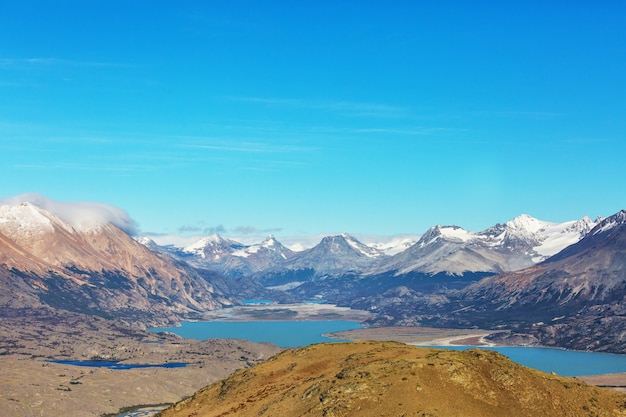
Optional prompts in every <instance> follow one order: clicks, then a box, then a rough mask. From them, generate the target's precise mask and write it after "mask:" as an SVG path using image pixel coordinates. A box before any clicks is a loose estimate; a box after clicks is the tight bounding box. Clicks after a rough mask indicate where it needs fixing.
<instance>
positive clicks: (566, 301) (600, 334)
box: [454, 210, 626, 352]
mask: <svg viewBox="0 0 626 417" xmlns="http://www.w3.org/2000/svg"><path fill="white" fill-rule="evenodd" d="M625 271H626V211H625V210H622V211H620V212H618V213H616V214H615V215H613V216H610V217H608V218H606V219H604V220H601V221H600V222H599V223H598V224H597V225H596V226H595V227H594V228H593V229H592V230H591V231H590V232H589V233H587V234H586V236H585V237H584V238H583V239H581V240H580V241H578V242H576V243H574V244H572V245H570V246H568V247H566V248H565V249H563V250H562V251H560V252H559V253H557V254H556V255H554V256H552V257H550V258H548V259H546V260H545V261H543V262H541V263H539V264H537V265H535V266H533V267H531V268H526V269H522V270H519V271H515V272H509V273H504V274H500V275H496V276H493V277H488V278H485V279H483V280H481V281H479V282H477V283H475V284H472V285H470V286H468V287H467V288H465V289H464V290H463V291H462V292H461V294H460V295H461V302H462V303H463V305H467V306H470V307H468V309H467V310H465V309H463V310H464V313H463V314H466V315H467V316H469V317H483V318H485V320H488V321H491V323H494V322H495V320H508V319H511V318H513V319H514V320H515V321H516V322H524V321H525V322H526V325H527V326H528V327H529V328H530V329H531V330H530V331H531V333H533V334H536V335H537V336H538V337H539V338H540V342H541V343H544V344H551V345H552V344H553V345H559V346H567V347H569V348H575V349H594V350H612V351H619V352H624V349H625V348H626V343H625V342H624V338H623V334H624V332H626V320H624V316H625V315H626V307H625V306H624V299H625V297H626V275H625ZM458 307H459V306H455V308H454V309H455V310H458V311H461V309H459V308H458ZM478 325H481V324H480V323H479V324H478Z"/></svg>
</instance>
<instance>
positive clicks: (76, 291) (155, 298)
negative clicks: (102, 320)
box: [0, 196, 231, 319]
mask: <svg viewBox="0 0 626 417" xmlns="http://www.w3.org/2000/svg"><path fill="white" fill-rule="evenodd" d="M37 197H38V198H37V199H35V200H34V201H35V202H36V204H35V203H31V202H28V201H21V202H18V203H17V204H3V205H0V268H2V269H4V270H6V271H10V272H11V273H12V274H16V273H19V274H18V275H19V276H20V278H19V279H20V280H22V281H25V282H26V284H27V285H26V286H23V285H21V286H20V285H17V283H15V282H10V281H7V282H4V283H3V287H7V286H8V287H10V288H13V290H15V291H17V290H16V288H18V287H19V288H21V289H22V290H24V289H28V291H30V295H29V297H30V298H31V299H32V298H33V297H36V298H38V299H39V300H41V301H42V302H44V303H48V304H53V305H55V306H57V307H61V308H67V309H72V310H77V311H89V312H92V313H95V314H105V315H114V316H117V317H127V318H128V317H135V319H136V318H138V317H148V318H149V319H150V318H153V319H154V318H157V319H159V318H160V319H163V318H171V317H173V315H177V314H178V315H184V314H189V313H192V312H195V311H202V310H207V309H214V308H218V307H220V306H222V305H223V304H230V303H231V301H230V300H228V298H227V297H226V296H225V295H224V294H223V293H221V291H217V290H216V289H215V288H214V287H213V286H212V284H211V283H209V282H208V281H207V280H206V279H204V277H201V276H199V275H198V274H197V273H196V272H195V271H193V270H192V269H191V268H188V267H186V266H184V265H182V264H177V263H176V262H174V261H173V260H172V259H171V258H169V257H165V256H159V255H157V254H155V253H154V252H152V251H150V250H149V249H148V248H147V247H145V246H144V245H141V244H139V243H138V242H137V241H135V240H134V239H132V238H131V237H130V236H129V235H128V234H127V233H125V232H124V231H123V230H122V229H120V228H119V227H118V226H116V225H115V224H113V223H111V222H109V219H107V218H106V217H102V216H98V215H87V214H89V213H88V211H89V210H86V209H85V207H87V206H82V208H81V209H80V210H79V211H80V213H82V214H83V216H82V219H80V221H72V222H70V221H66V220H65V217H66V215H67V213H68V209H69V208H71V206H69V205H65V206H63V209H64V210H65V211H62V212H60V213H56V212H52V211H49V210H46V209H44V208H42V207H40V206H39V205H37V204H40V205H41V206H44V207H48V208H51V209H54V208H55V207H57V205H58V204H57V203H55V202H53V201H52V200H46V199H45V198H44V197H42V196H37ZM42 202H43V203H42ZM46 203H47V204H46ZM69 211H70V212H74V213H76V212H77V211H76V210H73V211H72V210H69ZM75 220H76V219H75ZM6 271H5V272H6ZM16 285H17V286H16Z"/></svg>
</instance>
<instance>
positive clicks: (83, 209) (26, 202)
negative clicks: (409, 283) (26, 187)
mask: <svg viewBox="0 0 626 417" xmlns="http://www.w3.org/2000/svg"><path fill="white" fill-rule="evenodd" d="M0 206H9V207H22V208H23V209H24V210H32V209H34V208H36V209H38V210H43V211H44V213H41V212H40V214H42V215H43V216H44V217H50V216H54V217H56V218H58V219H60V220H61V221H62V223H64V228H65V229H68V231H70V230H69V229H72V228H73V229H75V230H76V231H79V232H91V231H94V230H99V229H100V228H101V227H102V226H106V225H108V224H113V225H114V226H117V227H118V228H119V229H122V230H123V231H124V232H126V233H127V234H130V235H132V234H135V232H136V224H135V221H134V220H132V219H131V218H130V216H129V215H128V213H126V212H125V211H124V210H122V209H120V208H117V207H114V206H111V205H109V204H104V203H97V202H62V201H56V200H52V199H50V198H47V197H45V196H43V195H40V194H35V193H28V194H21V195H18V196H14V197H10V198H6V199H0ZM45 213H48V215H46V214H45ZM22 214H27V213H26V211H24V212H22ZM31 220H32V217H31Z"/></svg>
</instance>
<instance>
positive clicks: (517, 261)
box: [367, 214, 595, 275]
mask: <svg viewBox="0 0 626 417" xmlns="http://www.w3.org/2000/svg"><path fill="white" fill-rule="evenodd" d="M594 225H595V222H594V221H592V220H591V219H589V218H588V217H584V218H582V219H580V220H578V221H570V222H565V223H550V222H545V221H541V220H538V219H535V218H533V217H531V216H529V215H526V214H523V215H521V216H518V217H516V218H515V219H513V220H510V221H508V222H506V223H504V224H496V225H495V226H492V227H490V228H488V229H486V230H484V231H482V232H479V233H476V232H471V231H468V230H465V229H463V228H461V227H459V226H439V225H438V226H434V227H431V228H430V229H429V230H428V231H426V233H424V234H423V235H422V237H421V238H420V239H419V240H418V241H417V242H416V243H415V244H414V245H413V246H411V247H409V248H408V249H407V250H405V251H404V252H401V253H399V254H397V255H395V256H393V257H391V258H389V259H387V260H385V261H383V262H381V263H380V264H379V265H376V266H375V267H374V268H372V269H371V270H369V271H367V274H368V275H378V274H383V273H393V274H395V275H404V274H408V273H412V272H421V273H427V274H437V273H447V274H456V275H459V274H463V273H465V272H503V271H514V270H517V269H522V268H525V267H528V266H531V265H534V264H536V263H537V262H540V261H543V260H544V259H546V258H548V257H549V256H551V255H554V254H555V253H557V252H559V251H560V250H562V249H563V248H565V247H567V246H569V245H571V244H573V243H576V242H578V241H579V240H580V239H581V238H582V237H584V236H585V235H586V234H587V233H588V232H589V231H590V230H591V229H592V228H593V226H594Z"/></svg>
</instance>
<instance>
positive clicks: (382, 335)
mask: <svg viewBox="0 0 626 417" xmlns="http://www.w3.org/2000/svg"><path fill="white" fill-rule="evenodd" d="M491 333H493V332H490V331H488V330H479V329H438V328H432V327H369V328H365V329H356V330H347V331H343V332H335V333H330V334H327V335H326V336H328V337H333V338H336V339H348V340H375V341H394V342H402V343H407V344H411V345H417V346H453V345H462V346H492V344H491V343H489V342H487V341H485V340H484V338H485V337H486V336H488V335H490V334H491Z"/></svg>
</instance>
